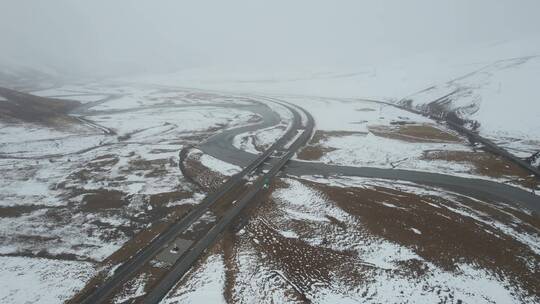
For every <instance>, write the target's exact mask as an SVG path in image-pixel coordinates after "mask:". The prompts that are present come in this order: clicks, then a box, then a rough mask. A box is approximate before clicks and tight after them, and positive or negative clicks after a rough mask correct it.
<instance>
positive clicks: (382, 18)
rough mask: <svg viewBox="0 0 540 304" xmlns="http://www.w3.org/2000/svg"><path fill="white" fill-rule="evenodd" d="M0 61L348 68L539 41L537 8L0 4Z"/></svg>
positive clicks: (498, 1) (259, 0) (488, 2)
mask: <svg viewBox="0 0 540 304" xmlns="http://www.w3.org/2000/svg"><path fill="white" fill-rule="evenodd" d="M0 12H1V14H0V31H1V37H2V42H1V47H0V63H10V62H11V63H13V62H19V63H21V62H22V63H25V64H28V65H32V64H35V65H43V66H49V67H53V68H55V69H58V70H60V71H66V72H69V73H78V74H83V75H92V74H115V73H130V72H145V71H147V72H161V71H172V70H176V69H179V68H184V67H193V66H205V65H209V66H210V65H220V64H228V65H233V66H234V65H235V64H239V65H250V64H253V65H290V64H299V65H310V64H317V65H347V64H351V65H355V64H364V63H366V64H368V63H374V62H382V61H384V60H386V59H388V58H400V57H402V56H407V55H409V54H415V53H419V52H425V51H430V50H438V49H445V48H450V47H456V46H458V47H459V46H460V45H463V46H466V45H469V44H472V43H478V42H483V41H485V42H490V41H504V40H509V39H513V38H515V37H520V36H526V35H529V36H530V35H536V36H538V34H539V29H540V18H538V14H539V12H540V1H537V0H520V1H516V0H446V1H443V0H407V1H403V0H373V1H361V0H328V1H317V0H272V1H270V0H269V1H263V0H215V1H208V0H193V1H182V0H162V1H155V0H154V1H143V0H141V1H136V0H93V1H87V0H51V1H39V0H33V1H32V0H0Z"/></svg>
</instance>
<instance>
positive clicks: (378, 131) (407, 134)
mask: <svg viewBox="0 0 540 304" xmlns="http://www.w3.org/2000/svg"><path fill="white" fill-rule="evenodd" d="M368 129H369V131H370V132H371V133H373V134H375V135H377V136H380V137H385V138H390V139H397V140H402V141H406V142H448V143H460V142H463V140H461V139H460V138H459V137H458V136H457V135H455V134H453V133H450V132H449V131H445V130H442V129H440V128H437V127H435V126H434V125H431V124H415V125H410V124H404V125H393V126H369V127H368Z"/></svg>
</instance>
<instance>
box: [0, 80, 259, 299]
mask: <svg viewBox="0 0 540 304" xmlns="http://www.w3.org/2000/svg"><path fill="white" fill-rule="evenodd" d="M40 94H42V95H44V96H58V95H69V96H63V97H62V98H68V99H77V98H76V97H77V96H72V95H77V94H85V95H80V96H85V97H88V96H94V94H95V96H94V97H97V96H99V98H98V99H95V98H88V99H86V98H85V99H84V101H85V102H93V101H96V100H102V99H103V96H105V94H107V95H106V96H107V97H111V96H112V97H111V98H110V99H109V100H107V101H106V102H105V103H102V104H98V105H97V106H98V107H99V108H101V109H103V110H104V112H96V111H95V110H96V108H91V109H90V111H91V115H88V116H85V118H86V119H88V120H90V121H92V122H93V123H95V124H97V125H99V126H100V127H102V128H106V129H110V130H113V131H114V134H108V135H106V134H103V133H102V131H101V129H99V128H93V127H86V126H84V125H80V126H79V125H76V126H70V125H68V126H66V127H65V128H62V129H51V128H48V127H44V126H41V125H34V124H31V123H25V124H22V123H21V124H7V123H6V124H2V129H1V131H0V142H1V144H0V156H1V157H0V168H1V171H2V174H3V178H2V179H0V190H1V194H0V227H1V230H2V237H1V238H0V255H7V256H3V257H1V258H2V260H1V261H0V263H1V264H2V267H1V268H2V269H3V271H2V275H3V276H4V277H2V278H1V279H0V281H2V282H1V283H2V284H4V285H2V288H1V289H2V292H1V293H0V297H2V298H1V299H0V302H6V303H8V302H9V303H25V302H40V303H42V302H43V303H58V302H60V301H62V300H64V299H69V298H70V297H71V296H72V295H73V294H74V293H76V292H77V291H78V290H80V289H81V288H83V287H84V284H85V283H86V282H87V281H88V280H89V279H90V278H91V277H92V276H93V275H94V274H95V273H96V270H94V268H98V266H99V267H101V266H103V263H106V267H111V266H113V264H114V263H118V262H115V261H118V258H116V257H115V258H113V259H112V260H111V261H109V259H111V255H112V254H113V253H115V252H116V251H117V250H118V249H119V248H121V247H122V246H123V245H125V244H126V242H128V241H129V240H130V239H131V238H133V237H134V235H136V234H137V233H138V232H140V231H142V230H144V229H151V227H152V224H153V223H154V222H159V221H164V220H167V217H168V216H172V217H174V214H175V212H179V211H181V210H185V209H187V208H189V206H190V205H192V204H197V203H198V202H200V201H201V200H202V199H203V198H204V195H202V194H201V193H198V192H195V191H194V189H193V186H192V184H191V183H190V182H189V181H187V180H186V179H185V178H184V177H183V176H182V173H181V171H180V170H179V168H178V161H179V159H178V154H179V151H180V150H181V149H182V148H183V147H184V146H185V145H193V144H197V143H200V142H201V141H202V140H204V139H205V138H207V137H209V136H211V135H213V134H214V132H216V130H220V129H223V128H230V127H234V126H239V125H245V124H249V123H252V120H253V119H254V118H256V115H254V114H253V113H251V112H248V111H245V110H244V109H241V108H235V107H231V104H232V103H233V102H234V101H235V100H236V99H235V98H234V97H230V99H229V97H226V96H225V95H217V94H215V95H212V94H207V93H204V92H199V91H183V90H173V91H171V90H169V89H168V90H166V91H163V90H161V89H156V88H146V87H144V86H143V87H133V88H129V87H127V86H121V87H115V86H114V85H111V86H109V85H101V86H100V85H98V84H92V85H84V86H77V85H68V86H66V87H65V88H55V89H54V90H53V89H50V90H47V91H41V92H40ZM137 96H139V97H137ZM141 100H142V101H143V102H141ZM79 101H82V100H79ZM109 102H110V103H111V104H110V105H108V106H107V104H108V103H109ZM250 102H251V101H250V99H249V98H244V99H242V98H239V99H238V103H237V104H238V105H239V106H244V105H247V104H250ZM211 103H212V104H214V105H210V104H211ZM225 103H227V107H221V106H220V104H225ZM156 104H159V106H154V107H147V106H149V105H156ZM204 104H207V105H204ZM216 104H217V105H216ZM202 161H203V163H204V164H205V165H207V166H209V167H211V168H213V169H217V170H220V171H222V172H223V173H224V174H228V175H230V174H233V173H236V172H238V171H239V170H240V168H239V167H236V166H232V165H229V164H227V163H224V162H222V161H220V160H218V159H215V158H212V157H210V156H208V155H204V157H203V158H202ZM20 256H23V257H20ZM35 256H40V257H47V259H44V258H36V257H35ZM65 259H66V260H65ZM80 260H82V261H85V262H82V261H80ZM64 269H65V271H64ZM100 269H101V270H102V268H100ZM9 277H16V280H10V279H8V278H9ZM65 280H68V281H69V284H67V283H65V282H66V281H65ZM23 281H26V282H31V284H32V285H33V289H30V291H29V292H27V293H25V290H23V289H22V288H21V287H23V286H24V284H23ZM141 282H142V281H141ZM141 284H142V283H141ZM43 290H48V291H47V292H44V291H43ZM134 292H135V293H136V292H137V291H136V290H135V291H134ZM117 300H118V301H121V300H122V299H121V298H118V299H117Z"/></svg>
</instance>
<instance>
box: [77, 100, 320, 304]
mask: <svg viewBox="0 0 540 304" xmlns="http://www.w3.org/2000/svg"><path fill="white" fill-rule="evenodd" d="M283 106H285V107H286V108H287V109H288V110H289V111H291V113H292V114H293V119H292V121H291V123H290V125H289V127H288V128H287V131H286V132H285V134H284V135H283V136H282V137H281V138H280V139H279V140H278V141H277V142H276V143H274V144H273V145H272V146H271V147H270V148H268V149H267V150H266V151H265V152H263V153H262V154H260V155H250V156H249V157H250V161H249V162H248V163H247V164H246V166H244V167H245V168H244V169H243V170H242V171H241V172H239V173H238V174H235V175H233V176H232V177H231V178H230V179H228V180H227V182H225V183H224V184H223V185H222V186H221V187H220V188H219V189H218V190H217V191H216V192H213V193H211V194H209V195H208V196H207V197H206V198H205V199H204V200H203V201H202V202H201V203H200V204H199V205H197V206H196V207H195V208H194V209H193V210H191V211H190V212H189V213H188V214H187V215H186V216H184V217H183V218H182V219H180V220H179V221H178V222H176V223H175V224H173V225H172V226H171V227H169V228H168V229H167V230H166V231H164V232H163V233H161V234H160V235H159V236H158V237H157V238H155V239H154V240H153V241H152V242H151V243H150V244H148V246H146V247H145V248H143V249H142V250H140V251H139V252H137V254H135V255H134V256H133V257H132V258H131V259H129V260H128V261H126V262H125V263H124V264H122V266H120V267H119V268H118V269H117V270H116V271H115V272H114V274H113V275H112V276H110V277H109V278H108V279H107V280H105V282H103V283H102V284H101V285H100V286H96V288H95V289H94V290H92V291H91V292H90V293H89V294H88V295H86V296H85V297H84V299H83V300H82V302H81V303H84V304H91V303H103V302H105V301H107V300H108V299H109V297H110V296H111V295H112V294H113V292H114V291H116V290H117V289H118V288H120V287H121V286H122V285H123V284H124V283H126V282H127V281H128V280H129V279H130V278H131V277H132V276H133V275H135V274H136V273H138V272H139V271H140V270H141V269H142V267H144V265H145V264H146V263H148V262H150V260H152V259H153V258H154V257H155V256H156V255H157V254H158V253H160V252H161V251H162V250H163V248H165V247H167V246H168V244H169V243H170V242H172V241H174V240H175V239H176V237H177V236H178V235H179V234H180V233H181V232H183V231H185V230H186V229H187V228H188V227H189V226H190V225H191V224H192V223H194V222H195V221H196V220H197V219H199V218H200V217H201V216H202V215H203V214H204V213H205V212H206V211H207V210H208V208H210V207H211V206H212V205H213V204H215V203H216V202H217V201H218V200H219V199H220V198H221V197H223V196H224V195H225V194H226V193H227V192H228V191H229V190H231V189H232V188H234V187H235V186H237V185H239V184H240V183H243V179H244V178H245V177H246V176H248V175H249V174H251V173H252V172H253V171H254V170H255V169H256V168H257V167H259V166H261V165H262V164H263V163H264V162H265V161H266V160H268V159H269V158H270V156H271V155H272V154H273V153H274V152H276V151H277V149H282V148H283V146H284V145H285V144H286V143H288V141H290V140H291V139H292V138H294V137H295V136H296V134H297V132H303V136H301V137H299V138H298V139H297V140H296V141H295V143H294V144H293V145H291V147H290V148H289V149H288V152H287V153H286V154H285V156H283V157H282V158H281V160H279V161H278V162H276V163H275V164H274V165H273V168H272V169H271V170H270V172H268V173H267V174H266V175H265V178H271V177H273V176H275V174H277V172H278V171H279V170H280V169H281V168H282V167H283V165H284V164H285V163H286V162H287V161H288V160H289V159H290V158H291V157H292V156H293V155H294V153H295V152H296V150H297V149H298V148H299V147H300V146H301V145H302V144H303V143H306V142H307V141H308V140H309V138H310V136H311V131H312V129H313V123H312V124H311V125H310V128H311V129H310V130H309V132H304V131H301V130H300V128H301V127H302V123H301V117H300V114H298V112H297V111H298V110H297V109H295V108H294V107H291V106H289V105H286V104H283ZM246 108H249V109H250V110H251V111H252V112H256V113H258V114H259V115H260V116H261V117H263V120H262V122H259V123H256V124H253V125H248V126H243V127H238V128H234V129H230V130H226V131H224V132H222V133H220V134H219V136H214V137H211V138H209V139H208V140H207V141H206V142H205V143H203V145H205V144H208V143H210V146H211V147H215V148H217V149H219V148H220V143H221V142H224V141H229V140H231V141H232V139H233V138H234V135H235V134H240V133H243V132H248V131H254V130H258V129H262V128H266V127H269V126H273V125H277V124H278V123H279V122H280V121H281V119H280V117H279V116H278V115H277V114H276V113H275V112H274V111H272V110H271V109H270V108H269V107H268V106H266V105H264V104H262V103H260V104H258V105H254V106H246ZM224 139H225V140H224ZM300 141H301V142H300ZM229 157H234V156H233V155H229ZM261 187H262V185H261V182H260V181H258V182H256V183H255V184H254V185H252V186H251V187H250V190H249V192H248V195H247V196H246V195H244V196H243V197H242V198H241V199H239V202H238V203H237V204H235V205H234V208H231V210H229V211H228V213H227V214H226V216H225V217H223V218H222V219H221V220H220V221H219V222H218V224H217V226H215V227H213V228H212V230H211V231H210V232H209V233H208V234H207V235H206V236H205V237H204V238H203V239H201V240H199V241H198V242H197V243H196V244H195V245H194V246H192V248H191V249H190V250H189V251H188V252H187V254H186V255H185V256H184V258H183V259H181V260H180V261H179V264H181V265H191V264H192V263H193V262H194V261H195V260H196V258H198V256H199V255H200V253H201V252H202V251H203V250H204V249H205V248H207V247H208V246H209V244H211V243H212V242H213V241H214V240H215V239H216V238H217V236H218V235H219V233H220V232H221V231H223V229H224V227H226V226H228V225H229V224H230V222H231V221H232V220H233V219H234V218H235V216H236V215H237V214H238V213H239V212H240V211H241V210H242V209H243V207H245V205H246V204H247V203H248V202H249V201H250V200H251V199H252V198H253V197H254V195H255V194H256V193H257V192H258V191H259V190H260V189H261ZM178 267H179V266H178V263H177V265H175V268H174V270H173V271H172V272H170V273H169V275H170V274H174V275H175V277H176V276H177V275H178V273H179V271H178V270H177V269H178ZM181 269H182V271H184V272H185V271H187V269H188V268H185V267H184V268H181ZM167 278H169V276H166V278H165V280H163V281H161V283H160V285H159V286H158V287H160V288H156V289H155V292H154V291H153V292H152V295H153V296H152V297H149V299H154V300H155V299H161V297H163V296H164V295H165V293H166V292H167V291H168V289H165V288H170V287H172V285H171V286H169V285H170V284H174V283H175V282H176V281H173V280H171V279H170V278H169V279H167ZM158 291H161V293H158ZM156 301H159V300H156ZM156 303H157V302H156Z"/></svg>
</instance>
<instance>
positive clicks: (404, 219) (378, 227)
mask: <svg viewBox="0 0 540 304" xmlns="http://www.w3.org/2000/svg"><path fill="white" fill-rule="evenodd" d="M307 184H309V186H311V187H314V188H316V189H318V190H320V191H322V192H323V193H324V194H325V195H326V196H327V197H328V198H329V199H330V200H331V201H333V202H335V203H336V204H337V205H338V206H339V207H340V208H341V209H343V210H344V211H346V212H347V213H349V214H351V215H353V216H356V217H358V218H359V220H360V222H362V223H363V224H364V225H365V227H366V228H367V229H368V230H369V231H370V233H372V234H374V235H377V236H380V237H382V238H384V239H388V240H390V241H392V242H396V243H399V244H401V245H403V246H406V247H408V248H410V249H412V250H414V251H415V252H416V253H417V254H418V255H419V256H421V257H422V258H424V259H426V260H427V261H430V262H432V263H433V264H435V265H437V266H439V267H441V268H443V269H445V270H448V271H455V270H456V269H457V268H456V267H457V266H458V265H459V264H460V263H469V264H472V265H478V266H480V267H482V268H485V269H489V270H491V271H492V272H494V273H496V274H498V275H501V276H504V277H510V278H513V279H514V280H515V282H516V284H517V285H518V286H520V287H522V288H525V289H526V290H527V291H528V292H530V293H531V294H535V295H537V296H538V295H540V277H539V276H538V273H537V271H538V269H539V267H540V257H539V256H538V255H536V254H535V253H534V252H533V251H532V250H531V248H529V247H528V246H526V245H524V244H523V243H520V242H518V241H516V240H515V239H514V238H512V237H510V236H508V235H507V234H504V233H502V232H501V231H500V230H498V229H497V228H496V227H494V226H492V225H489V224H485V223H482V222H479V221H476V220H475V219H473V218H471V217H468V216H464V215H460V214H458V213H455V212H452V211H451V210H449V209H447V208H446V207H445V206H450V207H452V208H456V209H462V207H460V206H456V204H455V203H454V202H452V201H448V200H445V199H443V198H441V197H437V196H430V195H424V196H419V195H416V194H413V193H407V192H401V191H397V190H394V189H389V188H382V187H374V188H372V189H368V188H366V189H361V188H335V187H330V186H327V185H323V184H316V183H312V182H307ZM459 201H460V202H459V203H462V204H465V205H466V206H468V207H471V208H473V209H476V210H479V211H481V212H483V213H484V214H485V216H486V220H490V219H498V220H501V221H503V223H505V224H508V225H510V226H515V225H519V226H521V228H520V229H521V230H522V231H528V232H531V233H535V234H538V231H540V221H539V220H538V219H537V218H531V217H530V216H529V215H527V214H525V213H523V214H521V215H520V217H521V218H523V219H524V220H526V221H523V222H522V223H516V222H515V221H514V220H513V219H512V217H510V216H508V214H506V213H505V211H504V210H502V209H498V208H493V207H488V206H487V205H485V204H482V203H479V202H477V201H474V200H470V199H467V198H460V199H459ZM383 203H386V205H385V204H383ZM388 204H390V205H388ZM514 212H516V211H514ZM412 228H414V229H417V230H418V231H421V234H418V233H415V231H414V230H413V229H412ZM531 263H532V264H533V265H536V266H534V267H532V268H531ZM534 269H536V270H534Z"/></svg>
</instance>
